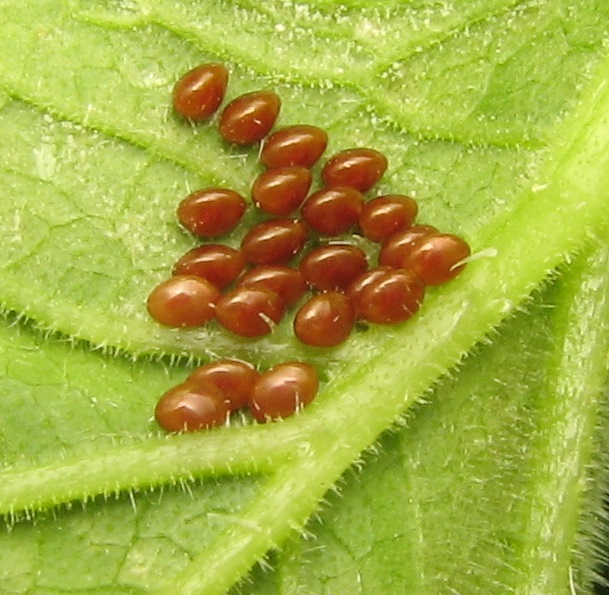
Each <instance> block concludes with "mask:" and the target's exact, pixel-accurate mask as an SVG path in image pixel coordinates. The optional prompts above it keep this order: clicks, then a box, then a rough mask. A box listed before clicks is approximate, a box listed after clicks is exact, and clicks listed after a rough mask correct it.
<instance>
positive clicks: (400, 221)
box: [359, 194, 419, 242]
mask: <svg viewBox="0 0 609 595" xmlns="http://www.w3.org/2000/svg"><path fill="white" fill-rule="evenodd" d="M418 211H419V207H418V205H417V203H416V201H415V200H414V199H412V198H410V197H409V196H403V195H401V194H388V195H386V196H378V197H376V198H373V199H372V200H370V201H368V202H367V203H365V204H364V206H363V208H362V211H361V213H360V215H359V228H360V229H361V230H362V233H363V234H364V235H365V236H366V237H367V238H369V239H370V240H372V241H373V242H384V241H385V240H387V239H389V238H390V237H391V236H392V235H394V234H396V233H399V232H401V231H405V230H406V229H408V228H409V227H410V226H411V225H412V224H413V222H414V220H415V218H416V216H417V213H418Z"/></svg>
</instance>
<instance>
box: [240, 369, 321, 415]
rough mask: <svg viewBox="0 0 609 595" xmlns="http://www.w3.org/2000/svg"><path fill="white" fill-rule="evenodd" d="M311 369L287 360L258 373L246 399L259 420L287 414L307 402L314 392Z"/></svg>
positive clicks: (317, 382)
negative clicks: (250, 394)
mask: <svg viewBox="0 0 609 595" xmlns="http://www.w3.org/2000/svg"><path fill="white" fill-rule="evenodd" d="M318 386H319V380H318V378H317V372H316V371H315V368H313V367H312V366H309V365H308V364H304V363H301V362H287V363H284V364H279V365H277V366H275V367H274V368H271V369H270V370H268V371H267V372H265V373H264V374H261V375H260V377H259V378H258V380H257V381H256V384H255V385H254V390H253V392H252V396H251V398H250V401H249V409H250V411H251V413H252V415H253V416H254V418H255V419H256V420H257V421H259V422H265V421H267V420H270V419H279V418H285V417H289V416H290V415H294V413H298V412H299V411H300V410H301V409H302V408H303V407H305V406H306V405H308V404H309V403H310V402H311V401H312V400H313V399H314V398H315V395H316V394H317V389H318Z"/></svg>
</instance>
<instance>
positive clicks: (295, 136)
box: [260, 124, 328, 168]
mask: <svg viewBox="0 0 609 595" xmlns="http://www.w3.org/2000/svg"><path fill="white" fill-rule="evenodd" d="M327 144H328V135H327V134H326V132H325V131H324V130H322V129H321V128H318V127H317V126H309V125H307V124H296V125H295V126H288V127H286V128H282V129H281V130H278V131H277V132H274V133H273V134H271V136H269V137H268V138H267V139H266V141H264V145H263V147H262V151H261V153H260V161H262V163H263V164H264V165H265V166H266V167H269V168H271V167H272V168H274V167H287V166H290V165H300V166H302V167H313V165H315V163H317V161H318V160H319V158H320V157H321V156H322V154H323V152H324V151H325V150H326V146H327Z"/></svg>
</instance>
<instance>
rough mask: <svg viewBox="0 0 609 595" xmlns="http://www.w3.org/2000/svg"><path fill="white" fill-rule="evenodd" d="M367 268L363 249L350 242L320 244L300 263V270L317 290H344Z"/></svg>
mask: <svg viewBox="0 0 609 595" xmlns="http://www.w3.org/2000/svg"><path fill="white" fill-rule="evenodd" d="M367 268H368V260H367V258H366V254H365V253H364V251H363V250H361V249H360V248H358V247H357V246H352V245H350V244H329V245H327V246H320V247H319V248H315V249H313V250H311V251H310V252H308V253H307V254H306V255H305V257H304V258H303V259H302V262H301V263H300V272H301V273H302V274H303V276H304V278H305V279H306V281H307V282H308V283H309V284H310V285H311V286H312V287H313V288H315V289H317V290H318V291H344V290H345V289H347V287H348V286H349V285H350V284H351V283H352V282H353V280H354V279H355V278H356V277H358V276H359V275H361V274H362V273H363V272H364V271H365V270H366V269H367Z"/></svg>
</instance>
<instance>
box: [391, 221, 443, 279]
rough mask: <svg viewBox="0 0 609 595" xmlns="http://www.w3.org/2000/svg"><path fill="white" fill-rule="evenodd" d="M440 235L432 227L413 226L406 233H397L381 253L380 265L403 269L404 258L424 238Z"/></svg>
mask: <svg viewBox="0 0 609 595" xmlns="http://www.w3.org/2000/svg"><path fill="white" fill-rule="evenodd" d="M435 233H438V230H437V229H436V228H435V227H433V226H431V225H413V226H412V227H409V228H408V229H407V230H406V231H402V232H400V233H396V234H394V235H392V236H391V237H390V238H389V239H387V240H386V241H385V242H384V243H383V245H382V247H381V250H380V252H379V264H380V265H381V266H387V267H392V268H394V269H403V268H405V267H404V266H403V262H404V258H406V256H407V255H408V253H409V252H410V251H411V250H412V247H413V246H414V245H415V243H416V242H418V241H419V240H420V239H421V238H423V237H424V236H429V235H433V234H435Z"/></svg>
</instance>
